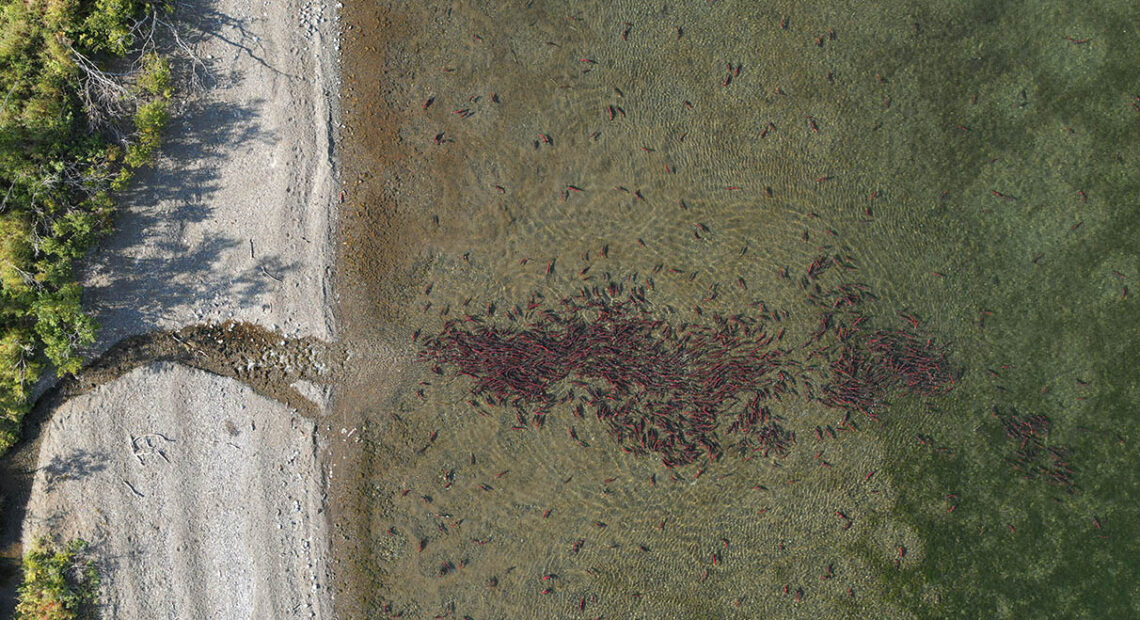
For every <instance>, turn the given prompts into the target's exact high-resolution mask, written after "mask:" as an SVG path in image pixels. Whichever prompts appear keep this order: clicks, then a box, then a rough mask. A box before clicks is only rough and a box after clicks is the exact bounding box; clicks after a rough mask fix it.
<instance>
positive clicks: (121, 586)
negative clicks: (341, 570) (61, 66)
mask: <svg viewBox="0 0 1140 620" xmlns="http://www.w3.org/2000/svg"><path fill="white" fill-rule="evenodd" d="M180 11H181V15H182V17H183V19H185V20H186V21H187V22H188V24H187V25H186V30H185V31H184V37H185V38H186V40H188V41H191V42H192V43H193V46H194V47H195V49H196V51H197V52H198V54H200V55H201V57H202V58H203V60H204V61H205V62H206V63H207V64H208V66H209V69H210V71H211V74H212V80H211V84H210V85H209V88H208V90H207V91H206V92H205V93H204V94H202V95H201V96H198V97H195V98H194V99H193V100H191V101H189V102H187V103H186V104H185V106H184V108H183V109H181V110H179V111H178V114H177V115H176V117H175V119H174V120H173V121H172V124H171V128H170V130H169V131H168V132H167V138H166V143H165V144H164V148H163V154H162V156H161V160H160V161H159V162H158V163H157V164H156V165H155V166H154V168H153V169H152V170H148V171H146V172H145V173H142V174H140V175H139V176H138V178H137V181H136V183H135V184H134V187H135V188H136V189H133V190H131V191H130V192H128V193H127V194H126V195H124V196H122V197H121V198H120V204H121V205H122V207H121V210H120V213H119V216H118V222H117V230H116V232H115V233H114V235H113V236H111V237H110V238H108V239H106V240H104V241H103V242H102V243H100V245H99V247H98V248H97V249H96V250H95V251H94V253H93V255H92V256H91V257H90V258H89V260H88V261H87V262H86V264H85V265H84V266H83V267H82V279H83V281H84V284H85V286H86V287H87V289H86V290H87V292H86V295H87V296H86V298H85V303H87V305H88V308H90V309H91V311H92V312H94V314H95V316H96V318H97V319H98V320H99V322H100V323H101V326H102V331H101V334H100V341H99V343H98V344H97V346H96V347H95V351H94V352H93V353H96V354H97V353H99V352H101V351H103V350H106V349H107V348H108V347H109V346H110V345H112V344H114V343H115V342H117V341H119V340H121V339H122V338H124V337H126V336H129V335H133V334H141V333H146V332H149V331H152V330H156V329H175V328H178V327H181V326H184V325H187V324H192V323H198V322H216V321H223V320H227V319H234V320H239V321H248V322H252V323H256V324H259V325H261V326H264V327H266V328H269V329H272V330H276V331H277V332H278V333H281V334H282V335H285V336H296V337H306V336H310V337H315V338H319V339H322V340H332V339H333V338H334V337H335V325H334V323H333V314H332V306H331V297H332V293H331V290H330V286H331V282H332V268H333V257H334V252H333V248H334V242H333V231H334V226H335V212H336V204H337V202H338V200H337V196H336V195H335V194H336V191H337V178H336V175H337V166H336V160H335V158H334V153H333V138H334V135H335V128H336V125H337V120H336V119H337V115H338V112H337V108H336V100H337V99H336V98H337V96H338V75H337V66H336V58H337V47H338V44H337V27H336V11H337V7H336V6H335V5H334V3H331V2H323V1H306V2H301V1H295V0H288V1H285V2H272V3H268V2H250V1H247V0H196V1H194V2H189V3H184V4H183V6H182V8H181V9H180ZM318 405H319V407H318V409H320V408H321V407H323V403H318ZM40 440H41V447H40V452H39V457H38V468H37V471H36V475H35V482H34V486H33V490H32V493H31V497H30V499H29V501H28V503H27V508H26V516H25V520H24V528H23V536H24V540H25V541H27V540H29V539H30V538H31V537H33V536H38V535H41V534H45V533H54V534H56V535H58V536H61V537H65V538H70V537H76V536H78V537H83V538H86V539H88V540H89V541H91V542H92V543H93V544H94V546H93V550H94V552H95V554H96V555H97V557H98V558H99V561H100V562H101V568H102V569H103V575H104V579H103V586H102V588H103V591H102V593H101V599H102V601H103V602H104V604H105V606H106V609H105V612H106V615H107V616H108V617H118V618H154V617H170V618H183V617H185V618H238V617H242V618H286V617H306V618H307V617H318V618H320V617H324V618H328V617H332V612H331V609H332V601H331V597H330V596H329V595H326V592H328V591H329V590H328V581H329V565H328V559H327V558H328V534H327V527H326V523H325V516H324V488H325V484H326V483H325V477H324V476H323V475H322V471H321V465H320V455H321V443H322V440H321V439H320V437H319V435H318V432H317V422H316V421H315V420H313V419H311V418H306V417H303V416H300V415H298V414H297V413H296V411H294V410H291V409H289V408H288V407H286V406H285V405H282V404H280V403H277V402H275V401H272V400H270V399H267V398H264V397H262V396H259V395H257V394H255V393H254V392H253V391H252V390H251V389H250V388H249V387H247V386H245V385H242V383H240V382H238V381H236V380H234V379H230V378H223V377H218V376H215V375H212V374H209V373H206V372H202V371H200V370H193V369H189V368H186V367H184V366H180V365H177V364H154V365H149V366H145V367H142V368H139V369H136V370H134V371H132V372H129V373H127V374H126V375H124V376H122V377H120V378H119V379H117V380H115V381H113V382H112V383H109V384H107V385H104V386H102V387H100V388H98V389H95V390H93V391H91V392H89V393H88V394H85V395H83V396H80V397H77V398H74V399H72V400H70V401H68V402H67V403H65V404H63V405H62V406H60V407H59V408H58V409H57V410H56V411H55V412H54V413H53V414H52V417H51V419H50V421H49V422H46V423H45V424H44V425H43V432H42V435H41V437H40Z"/></svg>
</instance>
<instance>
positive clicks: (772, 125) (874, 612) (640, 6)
mask: <svg viewBox="0 0 1140 620" xmlns="http://www.w3.org/2000/svg"><path fill="white" fill-rule="evenodd" d="M365 4H366V3H355V4H354V5H350V6H349V7H347V8H346V9H345V16H346V19H347V23H348V24H350V25H351V26H350V27H349V30H348V31H347V35H346V40H347V43H348V51H347V52H346V58H347V59H348V60H349V64H348V66H347V67H346V70H345V72H346V87H345V102H344V103H345V106H346V122H347V125H348V130H347V131H346V136H347V144H348V145H347V147H346V153H347V154H348V158H349V160H350V161H349V163H348V170H349V173H348V176H347V177H346V178H348V181H347V183H346V188H347V191H348V195H349V205H350V207H349V209H348V214H347V217H346V230H345V233H344V236H345V241H346V253H345V265H346V270H345V271H346V273H347V277H348V280H349V281H350V282H352V283H353V284H352V287H351V290H352V291H353V292H354V294H355V298H354V299H353V300H352V301H351V302H349V305H350V306H353V307H352V309H350V310H349V311H348V313H349V314H350V315H351V317H352V319H351V320H350V321H349V326H350V333H354V334H355V337H356V338H358V339H359V341H360V342H366V341H367V342H369V343H372V344H371V345H370V346H375V347H377V348H379V349H383V350H385V351H390V352H392V355H390V356H388V357H383V359H384V360H385V361H384V362H375V363H372V362H368V361H367V360H369V359H373V358H370V357H369V356H364V357H362V359H364V360H366V361H365V362H363V363H362V364H361V365H360V368H359V371H360V378H359V385H360V389H358V390H357V391H356V392H353V393H350V394H349V395H348V396H347V398H346V402H344V403H342V405H341V407H342V409H343V410H344V415H346V416H350V418H351V419H355V420H356V421H358V422H360V423H363V424H364V430H363V431H362V435H363V437H364V438H365V442H364V445H365V446H366V447H365V450H364V460H363V466H362V475H363V477H362V478H361V479H360V484H359V485H357V484H356V483H355V482H354V483H353V485H352V487H351V489H348V490H347V491H345V492H346V493H349V494H351V495H354V496H355V497H356V498H357V499H358V501H359V504H357V505H356V507H355V508H354V510H356V512H355V517H353V522H354V526H355V527H356V528H357V529H356V530H355V536H354V540H355V542H356V543H357V546H356V547H352V550H351V553H352V554H353V560H354V562H355V566H356V568H355V571H354V572H355V573H356V578H357V583H356V588H357V594H358V595H359V596H360V598H361V600H362V604H363V605H364V607H365V608H366V609H368V610H370V611H372V612H373V613H375V614H376V615H378V616H379V615H383V614H381V613H380V611H381V610H389V611H388V613H395V612H400V611H402V612H404V615H405V616H406V617H429V616H437V615H439V616H444V615H447V614H450V616H449V617H460V618H461V617H463V616H465V615H467V616H470V617H472V618H531V617H534V618H538V617H543V618H563V617H565V618H576V617H583V618H586V617H596V616H599V615H601V616H603V617H607V618H704V617H709V618H714V617H715V618H728V617H733V618H755V617H761V616H762V615H767V616H777V617H816V618H818V617H853V616H857V615H861V616H868V617H896V616H898V617H911V616H918V617H946V616H956V615H960V616H964V617H982V616H985V617H1019V618H1021V617H1060V616H1063V617H1096V618H1105V617H1131V616H1134V615H1136V614H1137V613H1140V586H1137V585H1136V581H1135V579H1133V578H1132V576H1133V575H1135V574H1136V572H1137V570H1138V566H1137V561H1136V559H1135V558H1136V557H1138V556H1137V551H1138V549H1137V546H1138V544H1140V543H1138V541H1140V531H1138V527H1137V525H1136V524H1137V523H1140V519H1138V518H1137V517H1140V515H1138V514H1137V512H1138V510H1137V503H1136V502H1135V497H1136V495H1137V493H1138V492H1140V475H1138V473H1137V471H1138V468H1137V467H1136V454H1137V452H1136V442H1140V434H1138V433H1137V431H1138V428H1137V425H1138V423H1137V421H1136V418H1135V416H1134V415H1133V413H1132V412H1133V411H1134V410H1135V405H1136V402H1137V392H1136V390H1137V385H1136V384H1137V381H1136V373H1135V372H1134V370H1133V364H1132V362H1133V360H1136V359H1137V355H1138V351H1137V343H1138V342H1140V341H1138V339H1137V331H1138V326H1140V322H1138V320H1137V319H1138V318H1140V317H1138V313H1137V310H1136V305H1135V300H1134V298H1133V297H1132V296H1129V295H1127V293H1126V290H1127V289H1128V288H1130V287H1132V286H1134V285H1135V281H1136V279H1137V275H1138V271H1140V261H1138V257H1137V253H1136V251H1135V241H1134V240H1135V239H1136V238H1137V236H1136V234H1137V227H1138V221H1140V220H1138V219H1137V217H1136V204H1137V197H1138V196H1140V191H1138V189H1140V175H1138V174H1137V172H1136V171H1137V169H1138V165H1137V164H1138V161H1137V155H1138V150H1140V146H1138V145H1140V140H1137V135H1138V131H1137V130H1138V128H1140V109H1138V108H1137V106H1138V105H1140V101H1138V100H1137V99H1136V97H1137V92H1138V91H1140V84H1138V83H1137V82H1138V78H1140V76H1138V74H1137V72H1136V69H1135V63H1134V59H1135V49H1136V41H1135V34H1134V33H1133V32H1131V31H1130V30H1129V28H1128V25H1129V24H1133V25H1134V24H1135V23H1136V19H1137V16H1138V13H1137V9H1136V8H1135V6H1134V5H1132V4H1130V3H1127V2H1118V1H1104V2H1094V3H1080V4H1077V3H1065V2H1032V3H1031V2H1010V3H1003V4H1002V5H1001V6H999V7H994V6H992V5H991V3H988V2H975V3H962V4H960V5H956V6H954V7H946V6H943V4H942V3H908V2H882V3H876V4H873V5H868V4H867V3H863V2H859V3H855V2H852V3H838V2H814V3H811V2H809V3H802V2H794V3H793V2H775V3H764V4H760V3H755V2H745V1H739V2H732V1H715V2H697V1H694V0H689V1H685V2H680V1H674V2H655V3H647V2H573V3H570V2H529V3H528V2H508V3H498V2H437V3H425V5H424V6H420V5H419V4H417V5H416V6H414V7H402V8H400V9H399V10H398V11H397V10H391V11H389V10H388V9H384V8H380V7H377V6H372V5H368V6H365ZM1084 39H1088V41H1087V42H1082V41H1083V40H1084ZM738 68H739V69H738ZM730 75H731V80H726V78H727V77H729V76H730ZM726 82H727V83H726ZM429 100H430V101H431V103H430V105H427V106H426V107H425V104H426V103H427V102H428V101H429ZM464 111H466V112H464ZM611 112H612V118H611ZM571 186H573V188H576V189H572V188H571ZM622 188H624V189H622ZM579 190H581V191H579ZM637 193H640V196H638V195H637ZM603 247H606V248H607V252H606V255H605V256H603V255H602V253H601V249H602V248H603ZM821 252H823V253H835V252H838V253H842V254H849V255H851V256H853V257H854V258H855V260H856V263H857V265H858V270H857V271H855V272H851V273H846V274H835V275H834V278H835V279H834V280H833V281H832V282H834V283H838V282H841V281H853V282H861V283H865V284H867V285H869V286H870V287H872V289H873V290H874V291H875V292H876V294H877V295H878V300H877V301H875V302H873V303H872V304H871V305H870V306H869V307H868V308H867V309H866V311H867V312H868V313H869V314H872V315H874V316H875V317H877V319H878V320H881V321H884V322H889V321H892V320H893V321H895V322H896V323H897V322H898V319H897V318H896V317H897V314H898V313H909V314H912V315H915V316H917V317H919V318H920V319H921V321H922V329H923V330H924V331H925V332H927V333H929V334H930V335H931V336H933V337H934V338H936V339H937V341H939V342H946V343H949V344H950V351H951V353H950V355H951V359H952V361H953V363H954V364H955V365H957V366H960V367H962V368H964V369H965V372H964V374H963V376H962V378H961V380H960V382H959V384H958V386H957V388H956V389H955V390H953V391H952V392H950V393H949V394H948V395H946V396H943V397H941V398H937V399H926V400H920V399H917V398H910V397H902V398H898V399H895V400H894V401H893V402H892V404H891V407H890V409H889V410H887V411H885V412H882V413H881V415H880V419H879V421H878V422H871V421H867V420H859V424H858V426H859V430H858V431H857V432H844V433H839V434H838V435H837V439H830V438H825V439H824V440H822V441H820V440H817V439H816V437H815V435H814V432H813V429H814V428H815V427H816V426H827V425H831V426H833V427H834V426H835V425H836V424H837V423H838V421H839V419H840V418H841V417H842V412H837V411H836V410H834V409H827V408H825V407H822V406H820V405H819V404H818V403H800V402H793V401H790V400H789V401H785V402H784V403H783V404H781V405H778V406H777V407H774V413H775V414H776V415H779V416H781V417H782V418H783V424H784V425H785V426H786V427H787V428H789V429H790V430H793V431H795V432H796V434H797V437H798V442H797V443H796V444H795V445H794V446H793V447H792V449H791V452H790V454H789V455H788V456H787V457H785V458H770V459H760V458H757V459H751V460H745V459H743V458H739V457H737V456H733V455H726V456H725V457H723V458H721V459H719V460H718V461H716V462H714V463H710V464H703V463H702V464H695V465H690V466H687V467H684V468H679V469H677V470H676V471H670V470H669V469H667V468H665V467H664V466H663V465H662V464H661V463H660V461H659V460H658V459H655V458H653V457H651V456H642V457H638V456H635V455H631V454H626V453H623V452H622V451H621V450H620V449H619V448H618V446H617V445H616V444H614V443H613V442H612V441H611V440H610V439H609V438H608V437H607V436H606V434H605V431H604V429H603V427H602V426H601V425H600V424H598V423H597V422H596V421H594V420H592V419H590V417H589V416H587V418H586V419H577V418H575V417H574V416H573V415H572V408H571V407H570V406H566V407H564V408H561V409H560V408H555V409H552V410H551V411H550V413H549V415H548V416H547V422H546V424H545V425H544V426H543V427H542V428H541V429H540V430H535V429H533V428H529V429H526V430H512V429H511V426H512V425H514V424H515V416H514V413H513V411H512V410H509V409H494V408H486V407H483V408H476V407H473V406H471V405H470V404H468V402H467V401H468V400H470V399H471V398H472V397H471V396H470V394H469V392H470V389H471V388H472V385H473V384H472V382H471V381H470V380H469V379H468V378H466V377H462V376H460V377H454V376H452V375H451V374H450V373H449V374H448V375H447V376H446V378H441V377H439V376H437V375H435V374H433V373H432V372H431V365H430V364H419V363H416V362H415V359H416V355H417V351H418V349H417V344H416V343H413V342H412V334H413V333H414V332H416V331H417V330H419V331H420V333H421V334H422V335H433V334H435V333H437V332H439V330H440V329H441V328H442V326H443V324H444V322H445V321H446V320H447V319H449V318H462V317H463V316H464V315H465V314H471V315H485V314H486V312H487V309H488V308H487V306H488V304H494V305H495V307H496V313H495V315H494V316H493V317H490V318H487V319H486V320H488V321H491V322H495V323H496V324H502V325H509V324H510V320H509V319H508V318H507V317H506V316H505V312H506V310H508V309H511V308H513V307H514V306H516V305H519V306H525V305H526V304H527V302H528V301H529V300H531V299H532V297H533V296H534V295H540V296H542V298H543V299H545V300H547V303H548V305H552V304H554V303H555V302H556V301H557V300H559V299H562V298H565V297H568V296H572V295H574V294H575V293H577V292H578V291H579V290H581V289H582V288H583V287H585V286H594V285H600V286H604V285H605V284H606V283H607V282H609V281H611V280H613V281H624V282H629V281H637V282H641V283H645V282H646V278H651V286H650V288H649V290H648V291H647V298H648V300H649V301H650V302H651V304H652V307H653V312H654V313H655V314H656V315H657V316H658V317H660V318H662V319H667V320H670V321H675V322H678V323H682V322H693V323H707V322H708V317H709V316H710V315H711V314H712V313H713V312H719V313H721V314H725V315H731V314H738V313H744V314H748V313H754V312H755V305H754V302H755V301H756V300H763V301H764V302H766V304H767V305H768V306H771V307H776V308H783V309H786V310H787V311H788V312H789V313H790V316H789V317H788V318H787V319H786V320H785V321H783V322H782V325H781V326H783V327H785V328H786V329H787V330H788V332H789V334H795V335H796V336H797V337H800V338H802V336H803V335H804V334H807V333H808V332H810V331H811V329H812V328H814V326H815V321H816V319H817V318H818V314H817V313H816V312H814V311H812V310H810V308H809V307H808V306H807V305H806V304H805V303H804V292H803V290H802V289H801V287H800V286H799V285H798V283H797V281H796V280H797V279H796V277H793V278H790V279H786V278H783V277H781V275H780V270H781V269H787V270H788V271H789V273H791V274H792V275H793V276H795V275H797V274H801V273H802V272H803V270H804V269H805V268H806V266H807V265H808V263H810V262H811V261H812V259H813V258H814V257H816V256H818V255H820V253H821ZM550 261H555V262H554V266H553V268H550V269H549V273H548V265H550ZM659 266H660V268H659ZM587 267H589V270H588V271H583V270H585V269H586V268H587ZM671 270H675V271H671ZM713 293H715V296H714V295H713ZM429 304H430V305H429ZM697 307H700V309H701V310H700V314H698V312H697ZM417 342H419V340H417ZM376 359H381V358H380V357H377V358H376ZM421 382H425V383H430V385H422V384H421ZM420 390H422V394H420V393H418V391H420ZM995 406H996V407H997V411H998V413H999V414H1002V415H1012V414H1013V412H1014V411H1016V412H1017V413H1019V414H1042V415H1045V416H1047V417H1048V419H1049V421H1050V430H1049V432H1048V434H1047V436H1044V438H1043V439H1042V442H1043V443H1042V449H1045V448H1047V447H1057V448H1064V450H1065V454H1066V455H1067V457H1066V458H1067V461H1068V462H1069V463H1071V467H1072V469H1073V471H1074V472H1075V473H1074V476H1073V486H1072V487H1071V488H1067V487H1064V486H1061V485H1051V484H1048V483H1047V482H1045V481H1044V480H1042V479H1035V480H1026V479H1024V478H1023V477H1021V476H1020V474H1019V472H1018V471H1017V470H1015V469H1014V468H1013V467H1011V464H1013V461H1015V452H1016V450H1017V449H1018V447H1019V446H1018V444H1017V441H1016V440H1010V439H1009V438H1007V436H1006V433H1005V431H1004V430H1003V427H1002V423H1001V421H1000V420H999V419H998V418H995V417H994V415H993V413H992V412H993V407H995ZM346 419H347V418H346ZM571 426H573V427H574V429H575V432H576V433H577V434H578V436H579V437H580V438H581V439H582V440H584V441H585V442H586V443H587V444H589V447H588V448H585V447H581V446H579V445H578V444H577V443H575V442H574V440H573V439H572V438H571V437H570V435H569V427H571ZM432 437H434V439H431V438H432ZM825 437H826V435H825ZM820 452H822V454H820ZM823 462H826V463H827V464H829V465H830V467H827V466H821V463H823ZM502 472H506V473H502ZM698 472H699V474H698ZM870 472H875V473H874V474H873V476H871V477H870V478H868V477H867V476H868V474H869V473H870ZM481 485H485V486H481ZM757 487H760V488H757ZM547 511H549V512H547ZM836 511H841V512H843V513H844V514H845V515H847V516H848V517H850V519H851V523H852V525H851V527H850V528H846V527H845V526H844V520H843V519H841V518H839V517H837V516H836ZM578 541H582V542H581V543H580V544H578V545H577V547H578V548H577V551H575V546H576V543H578ZM421 543H422V550H421V549H420V547H421ZM900 547H901V548H902V549H903V553H902V557H900V552H899V549H900ZM714 554H715V555H716V559H715V563H714V559H713V557H714ZM829 566H830V567H831V568H830V571H829V569H828V567H829ZM441 570H442V572H443V573H444V574H443V575H442V576H441V575H440V573H441ZM544 575H556V577H554V578H551V579H545V580H544V579H542V577H543V576H544ZM544 590H551V591H550V592H549V593H546V594H544V593H543V591H544ZM797 590H799V591H800V592H801V593H800V595H799V596H798V597H797V593H796V591H797ZM797 598H799V599H800V600H798V601H797V600H796V599H797ZM580 606H583V607H584V609H581V610H580V609H579V607H580Z"/></svg>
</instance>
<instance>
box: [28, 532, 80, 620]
mask: <svg viewBox="0 0 1140 620" xmlns="http://www.w3.org/2000/svg"><path fill="white" fill-rule="evenodd" d="M86 551H87V543H86V541H84V540H82V539H78V538H77V539H75V540H72V541H71V542H69V543H67V545H65V546H63V547H61V546H59V545H58V544H57V543H55V542H54V541H52V540H51V539H48V538H40V539H37V540H36V541H35V542H34V543H32V546H31V548H30V549H28V551H27V552H26V553H24V566H23V568H24V581H23V583H22V584H21V585H20V591H19V601H18V602H17V604H16V618H17V620H24V619H27V620H32V619H35V620H73V619H78V618H88V617H95V605H96V604H97V602H98V590H99V573H98V571H97V570H96V569H95V565H94V563H93V562H92V561H91V559H90V558H88V557H87V553H86Z"/></svg>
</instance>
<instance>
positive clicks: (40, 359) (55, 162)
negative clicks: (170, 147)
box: [0, 0, 172, 453]
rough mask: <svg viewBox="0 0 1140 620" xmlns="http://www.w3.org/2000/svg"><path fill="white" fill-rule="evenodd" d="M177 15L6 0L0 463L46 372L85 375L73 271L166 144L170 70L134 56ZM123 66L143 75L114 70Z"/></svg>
mask: <svg viewBox="0 0 1140 620" xmlns="http://www.w3.org/2000/svg"><path fill="white" fill-rule="evenodd" d="M170 10H171V6H170V4H169V2H166V1H165V0H162V1H158V0H0V453H3V452H4V451H6V450H7V449H8V447H9V446H10V445H11V444H12V443H13V442H14V441H15V440H16V437H17V431H18V429H19V423H20V420H21V418H22V417H23V415H24V413H25V412H26V411H27V410H28V408H29V403H28V402H27V398H28V387H29V386H30V385H32V384H34V383H35V381H36V380H37V379H38V377H39V375H40V373H41V372H42V370H43V368H45V367H46V366H47V364H46V363H45V362H50V363H51V364H52V365H54V366H55V369H56V371H57V372H58V373H59V374H61V375H62V374H65V373H69V372H75V371H77V370H78V369H79V368H80V365H81V358H80V356H79V350H80V349H81V348H82V347H84V346H85V345H87V344H89V343H91V342H93V341H94V337H95V322H94V321H93V320H92V319H91V318H90V317H88V316H87V315H86V314H84V312H83V309H82V306H81V304H80V298H81V293H82V291H81V289H80V287H79V285H78V284H77V283H76V282H75V277H74V274H73V269H72V262H73V261H75V260H76V259H78V258H80V257H82V256H83V255H84V254H85V253H86V252H87V251H88V250H89V249H90V248H91V246H92V244H93V243H94V242H95V240H96V239H97V237H98V236H99V235H100V234H101V233H103V232H105V231H106V230H107V229H108V228H109V221H110V215H111V213H112V210H113V201H112V199H111V194H110V192H112V191H116V190H120V189H122V188H123V187H124V186H125V185H126V183H127V181H128V180H129V179H130V178H131V176H132V174H133V171H134V170H135V169H137V168H139V167H142V166H145V165H147V164H148V163H149V162H150V161H152V159H153V157H154V155H155V153H156V152H157V150H158V148H159V145H160V142H161V136H162V132H163V130H164V128H165V127H166V124H167V122H168V119H169V111H168V102H169V99H170V97H171V90H172V87H171V83H172V78H171V69H170V64H169V62H168V61H167V59H166V58H164V57H163V56H161V55H159V54H156V53H154V52H147V53H145V54H144V53H142V52H141V51H137V50H135V49H134V48H133V46H142V45H144V44H145V47H146V48H147V49H153V46H152V45H151V43H152V42H149V41H148V42H144V41H136V40H135V35H134V34H132V33H134V32H144V31H146V32H150V30H147V29H145V28H143V29H138V30H136V26H137V25H138V24H139V23H140V22H139V20H140V18H145V17H146V16H147V15H148V14H150V13H153V14H152V17H155V18H156V21H155V23H160V22H158V21H157V15H158V14H159V12H161V11H165V12H169V11H170ZM115 56H119V57H123V58H122V59H121V60H120V61H119V65H125V66H129V67H131V69H130V70H128V71H126V72H123V71H120V70H118V69H117V70H116V73H110V72H107V71H105V70H104V69H103V68H102V67H103V66H104V63H105V62H106V61H108V60H110V59H111V58H112V57H115ZM94 127H98V128H99V129H98V130H96V129H94ZM100 132H105V133H100ZM124 136H126V137H124Z"/></svg>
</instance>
